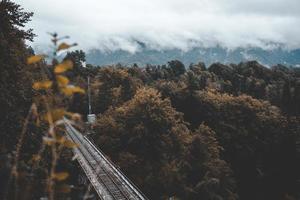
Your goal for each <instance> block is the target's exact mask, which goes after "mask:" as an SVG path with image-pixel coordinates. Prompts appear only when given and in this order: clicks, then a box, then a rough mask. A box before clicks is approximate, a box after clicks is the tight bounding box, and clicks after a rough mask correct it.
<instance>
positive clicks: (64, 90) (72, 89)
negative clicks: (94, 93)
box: [61, 85, 85, 96]
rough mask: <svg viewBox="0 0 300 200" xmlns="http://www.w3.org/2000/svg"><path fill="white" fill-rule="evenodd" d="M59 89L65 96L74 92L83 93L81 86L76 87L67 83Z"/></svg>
mask: <svg viewBox="0 0 300 200" xmlns="http://www.w3.org/2000/svg"><path fill="white" fill-rule="evenodd" d="M61 91H62V93H63V94H64V95H66V96H71V95H73V94H74V93H81V94H84V93H85V92H84V90H83V89H82V88H80V87H77V86H73V85H69V86H67V87H64V88H62V89H61Z"/></svg>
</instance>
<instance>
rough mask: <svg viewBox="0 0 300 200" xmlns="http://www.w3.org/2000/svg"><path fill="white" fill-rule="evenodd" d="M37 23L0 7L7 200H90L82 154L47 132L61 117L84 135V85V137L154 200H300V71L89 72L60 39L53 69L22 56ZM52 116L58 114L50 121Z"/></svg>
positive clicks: (167, 68) (179, 68) (0, 117)
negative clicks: (78, 157) (76, 156)
mask: <svg viewBox="0 0 300 200" xmlns="http://www.w3.org/2000/svg"><path fill="white" fill-rule="evenodd" d="M32 15H33V13H31V12H27V11H24V10H23V9H22V8H21V7H20V6H19V5H17V4H16V3H13V2H12V1H9V0H3V1H1V2H0V105H1V113H0V137H1V139H0V199H41V198H44V197H47V196H48V199H84V198H83V194H84V193H85V190H87V188H86V185H85V184H82V183H78V175H79V174H82V173H83V172H81V169H80V167H79V165H78V164H77V163H76V161H72V157H73V155H72V152H71V150H70V149H72V148H76V147H75V146H76V144H70V143H68V142H67V141H65V140H64V136H63V131H61V130H60V129H58V128H57V130H56V127H55V130H56V132H57V133H56V134H53V135H51V134H50V135H47V134H49V133H47V131H48V128H49V127H51V124H52V123H54V122H55V121H57V122H58V121H59V118H61V117H62V116H70V118H72V119H73V120H75V121H78V124H79V125H80V127H79V128H81V129H82V130H84V129H85V126H86V125H85V124H84V121H86V115H87V114H88V94H87V92H84V91H86V90H87V77H90V79H91V102H92V111H93V113H95V114H96V115H97V121H96V123H95V124H93V125H92V126H91V127H89V128H90V129H91V130H90V131H91V134H90V135H89V136H88V137H90V138H91V139H92V140H93V141H94V143H95V144H96V145H97V147H98V148H99V149H101V150H102V151H103V152H104V153H105V154H106V155H107V156H108V157H109V158H110V159H111V160H112V161H113V162H114V163H115V164H116V165H117V166H118V167H119V168H120V169H121V170H122V172H124V174H126V175H127V176H128V177H129V178H130V180H131V181H133V182H134V183H135V184H136V185H137V186H138V187H139V188H140V189H141V191H142V192H143V193H144V194H145V195H146V196H147V197H148V198H149V199H153V200H159V199H162V200H163V199H168V198H170V197H174V199H178V200H198V199H201V200H237V199H241V200H297V199H300V170H299V169H300V68H297V67H293V66H284V65H281V64H278V65H275V66H272V67H266V66H263V65H261V64H260V63H259V62H257V61H248V62H241V63H239V64H229V65H227V64H226V65H225V64H221V63H214V64H212V65H210V66H205V64H204V63H202V62H199V63H196V64H190V65H189V66H185V65H184V64H183V63H182V62H181V61H179V60H172V61H169V62H168V63H167V64H165V65H147V66H138V65H137V64H134V65H132V66H123V65H121V64H119V65H112V66H95V65H91V64H87V66H86V67H83V65H82V62H85V61H86V57H85V52H84V51H82V50H73V49H72V47H73V46H75V44H72V45H68V44H66V43H60V39H59V37H58V36H57V34H52V36H49V43H51V42H52V43H53V44H54V46H55V47H57V49H56V50H55V51H54V55H53V57H54V58H53V60H52V62H47V61H46V59H45V58H44V57H42V56H40V55H35V52H34V50H33V48H32V47H30V46H28V45H26V41H32V40H33V39H34V37H35V34H34V30H32V29H25V28H24V27H25V25H26V23H27V22H29V21H30V20H31V17H32ZM51 39H52V41H50V40H51ZM58 43H60V45H59V44H58ZM73 48H74V47H73ZM74 49H76V48H74ZM61 50H64V51H66V54H65V56H64V58H63V59H62V60H61V61H60V60H59V59H56V53H57V52H58V51H61ZM28 58H31V60H29V59H28ZM70 62H71V63H72V64H69V63H70ZM71 66H72V67H71ZM71 68H72V70H69V69H71ZM46 76H49V77H50V78H48V79H49V80H51V81H50V82H46V81H42V80H44V79H45V77H46ZM54 77H55V78H54ZM50 83H51V84H50ZM69 84H72V86H73V85H74V86H75V87H68V86H69ZM50 88H51V89H50ZM71 88H72V89H71ZM45 98H47V99H45ZM43 102H46V103H43ZM47 105H52V106H53V107H55V106H58V107H59V109H55V110H50V114H49V115H47V114H48V113H49V112H47V109H46V108H45V106H47ZM62 108H63V111H62ZM48 111H49V110H48ZM45 113H46V117H45ZM61 113H62V114H61ZM70 113H71V114H70ZM49 116H51V119H53V120H52V121H53V122H52V123H50V121H51V120H49V119H50V117H49ZM56 117H57V119H56ZM24 127H26V128H24ZM49 130H50V129H49ZM45 134H46V135H45ZM46 136H47V137H46ZM20 138H21V139H20ZM20 141H22V142H21V143H20ZM59 141H60V142H61V141H62V142H61V143H60V142H59ZM61 146H65V147H66V148H64V149H63V150H61V152H59V156H58V157H57V155H58V154H57V153H56V151H55V149H57V148H60V147H61ZM37 155H38V157H37ZM53 157H54V158H56V163H55V165H53ZM16 163H18V165H16ZM53 171H57V172H61V173H56V174H54V172H53ZM49 173H50V174H52V175H53V174H54V175H55V176H54V178H53V176H51V175H50V176H49ZM49 177H50V178H49ZM53 191H55V192H53ZM49 193H50V194H51V195H49Z"/></svg>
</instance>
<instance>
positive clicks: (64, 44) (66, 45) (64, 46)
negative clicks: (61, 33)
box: [57, 42, 72, 51]
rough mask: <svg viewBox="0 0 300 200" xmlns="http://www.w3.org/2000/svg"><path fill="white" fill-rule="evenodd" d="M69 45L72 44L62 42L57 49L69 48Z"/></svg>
mask: <svg viewBox="0 0 300 200" xmlns="http://www.w3.org/2000/svg"><path fill="white" fill-rule="evenodd" d="M70 47H72V45H69V44H67V43H65V42H63V43H61V44H60V45H58V48H57V51H60V50H65V49H69V48H70Z"/></svg>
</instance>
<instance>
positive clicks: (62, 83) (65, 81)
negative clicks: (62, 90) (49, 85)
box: [56, 75, 70, 87]
mask: <svg viewBox="0 0 300 200" xmlns="http://www.w3.org/2000/svg"><path fill="white" fill-rule="evenodd" d="M56 80H57V82H58V85H59V86H60V87H64V86H66V85H68V83H69V82H70V81H69V79H68V78H67V77H65V76H62V75H58V76H56Z"/></svg>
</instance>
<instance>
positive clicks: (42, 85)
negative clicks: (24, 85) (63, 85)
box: [32, 81, 52, 90]
mask: <svg viewBox="0 0 300 200" xmlns="http://www.w3.org/2000/svg"><path fill="white" fill-rule="evenodd" d="M51 86H52V81H41V82H35V83H33V86H32V87H33V89H35V90H46V89H49V88H50V87H51Z"/></svg>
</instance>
